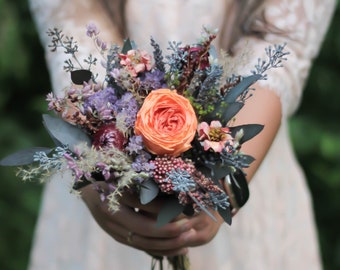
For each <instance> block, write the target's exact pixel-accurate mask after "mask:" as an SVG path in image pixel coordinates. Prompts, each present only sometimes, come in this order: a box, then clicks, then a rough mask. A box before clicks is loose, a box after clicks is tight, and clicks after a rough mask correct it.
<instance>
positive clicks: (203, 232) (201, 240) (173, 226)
mask: <svg viewBox="0 0 340 270" xmlns="http://www.w3.org/2000/svg"><path fill="white" fill-rule="evenodd" d="M82 198H83V200H84V202H85V203H86V205H87V207H88V208H89V210H90V212H91V214H92V215H93V217H94V218H95V220H96V221H97V223H98V224H99V226H100V227H101V228H102V229H103V230H104V231H106V232H107V233H108V234H109V235H110V236H111V237H113V238H114V239H115V240H117V241H118V242H120V243H122V244H125V245H128V246H131V247H134V248H136V249H140V250H143V251H145V252H147V253H149V254H152V255H158V256H174V255H181V254H186V253H187V251H188V247H191V246H199V245H203V244H206V243H208V242H209V241H210V240H212V239H213V238H214V236H215V235H216V233H217V231H218V229H219V227H220V225H221V224H222V223H223V220H222V219H221V218H220V217H219V215H218V214H217V213H213V214H214V215H215V217H216V218H217V220H218V221H217V222H216V221H214V220H212V219H211V217H209V216H208V215H206V214H205V213H203V212H202V213H201V214H199V215H196V216H193V217H186V216H184V215H180V216H178V217H177V218H176V219H175V220H174V221H172V222H170V223H168V224H166V225H164V226H162V227H157V226H156V217H157V213H158V212H159V209H160V207H161V204H162V201H161V199H156V200H154V201H152V202H151V203H149V204H147V205H142V204H140V202H139V200H138V198H137V197H136V196H133V195H131V194H124V195H123V197H122V200H121V204H120V210H119V211H117V212H115V213H112V212H110V211H109V210H108V206H107V202H102V201H101V200H100V198H99V194H98V192H97V191H96V190H95V189H94V188H93V185H88V186H86V187H84V188H82ZM136 209H138V211H136Z"/></svg>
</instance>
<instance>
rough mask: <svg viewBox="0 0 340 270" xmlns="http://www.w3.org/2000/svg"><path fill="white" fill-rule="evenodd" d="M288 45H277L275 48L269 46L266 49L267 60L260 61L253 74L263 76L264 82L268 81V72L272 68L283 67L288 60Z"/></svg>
mask: <svg viewBox="0 0 340 270" xmlns="http://www.w3.org/2000/svg"><path fill="white" fill-rule="evenodd" d="M285 47H286V44H281V45H278V44H275V45H274V47H273V46H269V47H267V48H265V51H266V55H267V59H260V58H259V59H258V61H257V64H256V65H255V70H252V71H251V73H252V74H261V75H262V77H261V79H262V80H266V79H267V74H265V72H267V71H268V70H269V69H271V68H279V67H283V65H282V61H285V60H287V58H286V56H287V55H288V54H289V52H287V51H284V49H285Z"/></svg>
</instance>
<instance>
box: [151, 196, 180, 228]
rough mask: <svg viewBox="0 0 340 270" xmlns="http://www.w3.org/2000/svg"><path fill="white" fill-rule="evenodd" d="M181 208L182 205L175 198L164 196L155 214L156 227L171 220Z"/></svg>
mask: <svg viewBox="0 0 340 270" xmlns="http://www.w3.org/2000/svg"><path fill="white" fill-rule="evenodd" d="M183 209H184V206H183V205H182V204H180V203H179V202H178V200H177V198H172V197H171V198H166V199H165V200H164V204H163V206H162V208H161V210H160V212H159V214H158V216H157V227H162V226H164V225H165V224H168V223H169V222H170V221H171V220H173V219H174V218H175V217H177V216H178V215H179V214H181V213H182V212H183Z"/></svg>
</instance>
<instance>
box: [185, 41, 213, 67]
mask: <svg viewBox="0 0 340 270" xmlns="http://www.w3.org/2000/svg"><path fill="white" fill-rule="evenodd" d="M203 50H204V48H202V47H201V46H197V47H190V48H189V51H188V53H189V56H190V58H191V59H193V60H196V61H197V62H198V65H199V69H205V68H207V67H209V66H210V64H209V53H208V52H203Z"/></svg>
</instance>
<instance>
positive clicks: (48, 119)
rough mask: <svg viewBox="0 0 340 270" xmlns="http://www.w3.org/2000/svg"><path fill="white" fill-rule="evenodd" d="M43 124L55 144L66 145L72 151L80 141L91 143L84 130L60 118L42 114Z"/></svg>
mask: <svg viewBox="0 0 340 270" xmlns="http://www.w3.org/2000/svg"><path fill="white" fill-rule="evenodd" d="M43 124H44V126H45V128H46V129H47V131H48V133H49V134H50V136H51V138H52V139H53V140H54V141H55V142H56V144H57V145H58V144H59V145H60V144H62V145H67V146H68V147H69V148H70V149H71V150H72V151H74V148H75V146H76V145H78V144H80V143H85V144H87V145H88V146H90V145H91V140H90V138H89V137H88V136H87V134H86V133H85V132H83V131H82V130H81V129H80V128H77V127H76V126H73V125H71V124H69V123H67V122H65V121H64V120H62V119H61V118H57V117H53V116H50V115H48V114H44V115H43Z"/></svg>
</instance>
